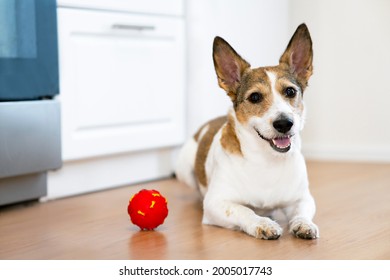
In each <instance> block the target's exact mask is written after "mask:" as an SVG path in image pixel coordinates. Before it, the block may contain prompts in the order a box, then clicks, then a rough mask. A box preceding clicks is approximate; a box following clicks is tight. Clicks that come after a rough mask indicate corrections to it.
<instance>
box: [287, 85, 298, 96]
mask: <svg viewBox="0 0 390 280" xmlns="http://www.w3.org/2000/svg"><path fill="white" fill-rule="evenodd" d="M284 94H285V95H286V97H287V98H294V97H295V96H296V95H297V91H296V90H295V88H292V87H288V88H286V89H285V90H284Z"/></svg>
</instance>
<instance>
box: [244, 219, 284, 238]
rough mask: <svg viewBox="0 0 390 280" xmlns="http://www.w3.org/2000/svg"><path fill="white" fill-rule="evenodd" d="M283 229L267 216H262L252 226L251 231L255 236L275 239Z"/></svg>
mask: <svg viewBox="0 0 390 280" xmlns="http://www.w3.org/2000/svg"><path fill="white" fill-rule="evenodd" d="M282 232H283V229H282V228H281V227H280V225H279V224H278V223H276V222H274V221H272V220H271V219H269V218H262V219H261V220H260V221H259V222H257V223H256V224H255V225H253V227H252V233H249V234H251V235H253V236H254V237H256V238H261V239H267V240H275V239H278V238H279V237H280V236H281V235H282Z"/></svg>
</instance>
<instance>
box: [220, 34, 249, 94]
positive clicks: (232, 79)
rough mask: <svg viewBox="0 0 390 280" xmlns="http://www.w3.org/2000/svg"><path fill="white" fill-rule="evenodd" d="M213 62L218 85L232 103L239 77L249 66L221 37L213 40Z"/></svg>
mask: <svg viewBox="0 0 390 280" xmlns="http://www.w3.org/2000/svg"><path fill="white" fill-rule="evenodd" d="M213 60H214V67H215V72H216V73H217V77H218V84H219V86H220V87H221V88H223V89H224V90H225V91H226V93H227V94H228V95H229V97H230V98H231V99H232V101H233V102H234V101H235V99H236V91H237V88H238V86H239V85H240V81H241V77H242V75H243V73H244V71H245V70H246V69H247V68H249V67H250V64H249V63H248V62H246V61H245V60H244V59H243V58H241V56H240V55H239V54H238V53H237V52H236V51H235V50H234V49H233V48H232V47H231V46H230V45H229V44H228V43H227V42H226V41H225V40H224V39H222V38H221V37H215V38H214V44H213Z"/></svg>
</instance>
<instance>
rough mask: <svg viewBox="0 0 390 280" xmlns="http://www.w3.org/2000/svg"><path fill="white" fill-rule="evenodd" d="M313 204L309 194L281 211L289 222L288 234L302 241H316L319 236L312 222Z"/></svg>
mask: <svg viewBox="0 0 390 280" xmlns="http://www.w3.org/2000/svg"><path fill="white" fill-rule="evenodd" d="M315 210H316V207H315V203H314V199H313V197H312V196H311V195H310V193H307V194H306V195H305V197H304V198H302V199H301V200H299V201H298V202H297V203H296V204H294V205H292V206H289V207H286V208H284V209H283V211H284V213H285V214H286V216H287V218H288V220H289V227H290V232H291V233H292V234H294V235H295V236H296V237H299V238H303V239H316V238H318V237H319V236H320V235H319V234H320V232H319V230H318V227H317V226H316V225H315V224H314V223H313V222H312V219H313V217H314V214H315Z"/></svg>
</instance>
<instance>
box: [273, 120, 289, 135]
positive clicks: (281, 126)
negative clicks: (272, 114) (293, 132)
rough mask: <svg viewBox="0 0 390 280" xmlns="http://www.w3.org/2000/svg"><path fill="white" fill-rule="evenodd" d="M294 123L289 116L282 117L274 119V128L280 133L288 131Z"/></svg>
mask: <svg viewBox="0 0 390 280" xmlns="http://www.w3.org/2000/svg"><path fill="white" fill-rule="evenodd" d="M293 125H294V122H293V121H292V120H291V119H289V118H282V119H278V120H276V121H274V123H273V126H274V128H275V129H276V130H277V131H279V132H280V133H286V132H289V131H290V129H291V127H292V126H293Z"/></svg>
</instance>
